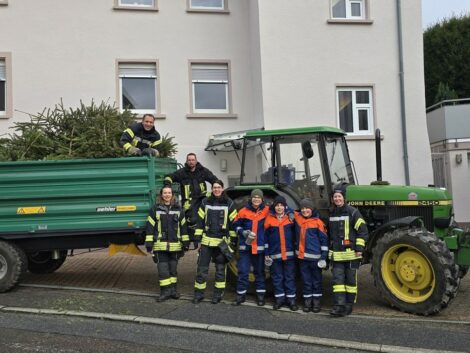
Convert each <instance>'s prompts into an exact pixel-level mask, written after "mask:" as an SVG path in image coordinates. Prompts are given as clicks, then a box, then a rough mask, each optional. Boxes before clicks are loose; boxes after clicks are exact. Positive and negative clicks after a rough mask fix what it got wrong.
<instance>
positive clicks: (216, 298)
mask: <svg viewBox="0 0 470 353" xmlns="http://www.w3.org/2000/svg"><path fill="white" fill-rule="evenodd" d="M223 295H224V291H223V290H221V289H217V288H216V289H214V294H213V295H212V300H211V303H212V304H218V303H220V301H221V300H222V297H223Z"/></svg>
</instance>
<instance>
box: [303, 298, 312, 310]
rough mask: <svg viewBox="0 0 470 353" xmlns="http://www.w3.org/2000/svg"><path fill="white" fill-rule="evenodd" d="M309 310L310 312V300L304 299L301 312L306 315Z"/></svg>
mask: <svg viewBox="0 0 470 353" xmlns="http://www.w3.org/2000/svg"><path fill="white" fill-rule="evenodd" d="M310 310H312V298H305V299H304V307H303V309H302V311H303V312H304V313H308V312H309V311H310Z"/></svg>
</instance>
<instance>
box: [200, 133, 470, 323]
mask: <svg viewBox="0 0 470 353" xmlns="http://www.w3.org/2000/svg"><path fill="white" fill-rule="evenodd" d="M220 136H221V138H219V139H213V140H211V142H210V144H209V146H208V147H207V149H206V150H211V151H214V152H216V151H229V150H231V151H235V152H236V153H237V156H239V154H238V153H239V152H242V157H241V174H240V185H238V186H235V187H231V188H228V189H227V193H228V195H229V196H230V197H231V198H232V199H233V200H234V201H235V203H236V204H237V206H238V207H239V208H240V207H242V206H244V205H245V204H246V202H247V201H248V200H249V195H250V192H251V190H253V189H254V188H260V189H262V190H263V191H264V193H265V195H266V199H267V202H268V203H269V201H270V200H272V199H274V197H275V196H276V195H282V196H284V197H285V198H286V199H287V201H288V204H289V206H291V207H292V208H294V209H297V208H298V205H299V202H300V200H301V199H302V198H306V197H308V198H310V199H312V200H313V201H314V204H315V206H316V208H317V209H318V210H319V212H320V214H321V217H322V219H323V220H324V221H326V222H327V221H328V214H329V209H330V207H331V197H332V194H331V193H332V188H333V185H335V184H338V183H347V184H348V186H347V201H348V202H349V204H351V205H353V206H355V207H357V208H358V209H359V210H360V211H361V213H362V215H363V217H364V218H365V220H366V222H367V226H368V229H369V233H370V235H369V241H368V243H367V250H366V252H365V254H364V263H371V264H372V273H373V276H374V280H375V284H376V286H377V288H378V290H379V292H380V294H381V295H382V297H383V298H384V299H385V300H386V301H387V302H389V303H390V304H391V305H392V306H394V307H396V308H398V309H400V310H402V311H405V312H409V313H414V314H421V315H431V314H435V313H437V312H439V311H440V310H441V309H443V308H445V307H446V306H447V305H448V303H449V302H450V301H451V300H452V299H453V298H454V297H455V295H456V294H457V290H458V287H459V283H460V279H461V277H463V276H464V275H465V273H466V271H467V270H468V266H469V265H470V232H468V231H464V230H462V229H459V228H458V227H457V226H456V224H455V222H453V210H452V198H451V196H450V195H449V193H448V192H447V191H446V190H445V189H441V188H435V187H419V186H394V185H389V184H388V183H387V182H383V181H381V175H380V174H381V172H380V171H379V170H380V139H376V141H378V142H377V143H376V144H377V146H378V154H377V155H378V157H377V164H378V168H377V170H378V176H377V179H378V181H375V182H372V183H371V185H355V184H356V182H355V180H356V179H357V178H355V172H354V168H353V164H352V162H351V160H350V158H349V152H348V147H347V144H346V139H345V133H344V131H342V130H340V129H337V128H331V127H311V128H297V129H283V130H269V131H268V130H254V131H248V132H245V133H241V134H238V135H237V134H235V136H230V135H229V134H226V135H220ZM379 136H380V134H379ZM239 157H240V156H239ZM230 268H231V270H232V272H234V273H235V274H236V266H235V265H234V264H231V266H230Z"/></svg>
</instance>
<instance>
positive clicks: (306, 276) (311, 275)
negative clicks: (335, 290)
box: [299, 260, 322, 298]
mask: <svg viewBox="0 0 470 353" xmlns="http://www.w3.org/2000/svg"><path fill="white" fill-rule="evenodd" d="M299 262H300V273H301V274H302V283H303V294H304V298H311V297H314V298H319V297H321V296H322V284H321V281H322V269H321V268H319V267H318V261H317V260H315V261H308V260H299Z"/></svg>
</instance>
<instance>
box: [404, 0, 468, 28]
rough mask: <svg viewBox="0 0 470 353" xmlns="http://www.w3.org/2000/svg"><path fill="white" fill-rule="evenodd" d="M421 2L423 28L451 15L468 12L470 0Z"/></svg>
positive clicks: (431, 0) (422, 0)
mask: <svg viewBox="0 0 470 353" xmlns="http://www.w3.org/2000/svg"><path fill="white" fill-rule="evenodd" d="M406 1H409V0H406ZM421 3H422V6H423V29H426V28H427V27H429V26H430V25H432V24H434V23H436V22H439V21H440V20H442V19H443V18H446V17H452V15H460V14H461V13H462V12H465V13H469V14H470V0H421Z"/></svg>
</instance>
